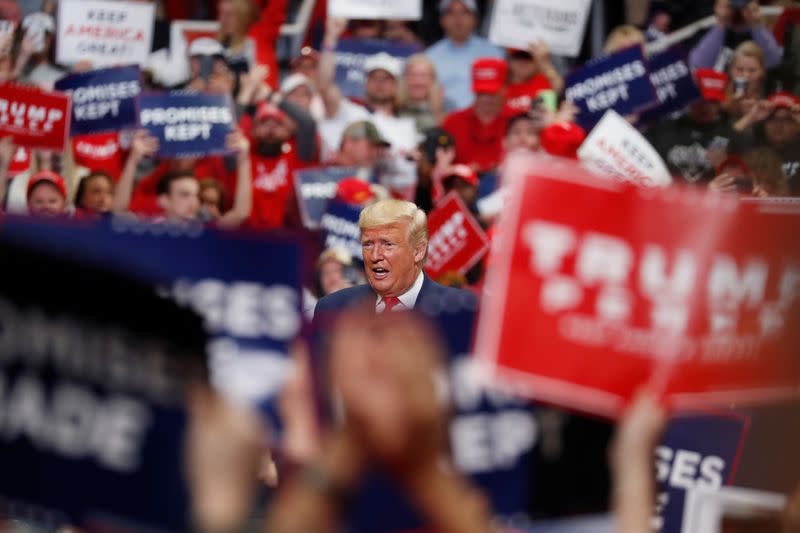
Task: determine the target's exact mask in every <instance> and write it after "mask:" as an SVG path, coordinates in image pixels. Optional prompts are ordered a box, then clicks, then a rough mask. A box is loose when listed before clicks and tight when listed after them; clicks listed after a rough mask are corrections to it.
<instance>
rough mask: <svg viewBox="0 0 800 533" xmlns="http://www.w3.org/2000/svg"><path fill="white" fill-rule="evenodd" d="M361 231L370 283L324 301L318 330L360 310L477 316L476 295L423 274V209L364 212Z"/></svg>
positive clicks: (389, 204)
mask: <svg viewBox="0 0 800 533" xmlns="http://www.w3.org/2000/svg"><path fill="white" fill-rule="evenodd" d="M358 225H359V228H360V229H361V246H362V251H363V255H364V272H365V273H366V276H367V282H368V283H367V284H365V285H358V286H356V287H351V288H348V289H343V290H341V291H338V292H335V293H333V294H329V295H328V296H325V297H324V298H322V299H321V300H320V301H319V302H318V303H317V307H316V309H315V311H314V322H315V323H316V324H319V321H320V319H321V317H322V316H324V315H329V314H331V313H335V312H338V311H342V310H344V309H348V308H352V307H356V306H358V305H364V306H370V305H371V306H372V307H373V308H374V310H375V312H376V313H385V312H395V311H408V310H411V309H417V310H422V311H423V312H425V311H431V313H432V314H435V313H437V312H440V311H441V310H443V308H445V307H454V308H461V309H464V308H468V309H472V310H475V308H476V298H475V296H474V295H473V294H472V293H470V292H467V291H463V290H459V289H454V288H450V287H445V286H444V285H440V284H438V283H436V282H434V281H433V280H432V279H430V278H429V277H427V276H426V275H425V273H424V272H423V270H422V265H423V264H424V262H425V258H426V257H427V255H428V221H427V217H426V216H425V212H424V211H422V209H420V208H418V207H417V206H416V205H414V204H413V203H411V202H406V201H402V200H394V199H387V200H381V201H379V202H377V203H374V204H372V205H370V206H368V207H366V208H364V210H363V211H362V212H361V216H360V218H359V221H358ZM465 335H469V333H468V332H465Z"/></svg>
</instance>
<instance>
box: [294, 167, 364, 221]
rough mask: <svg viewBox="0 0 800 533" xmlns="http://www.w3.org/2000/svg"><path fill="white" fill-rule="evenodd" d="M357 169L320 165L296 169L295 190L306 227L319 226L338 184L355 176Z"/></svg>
mask: <svg viewBox="0 0 800 533" xmlns="http://www.w3.org/2000/svg"><path fill="white" fill-rule="evenodd" d="M356 171H357V169H356V168H354V167H320V168H306V169H303V170H297V171H295V173H294V190H295V193H296V194H297V203H298V204H299V205H300V213H301V215H302V217H303V224H304V225H305V227H307V228H311V229H316V228H318V227H319V221H320V219H322V215H323V213H325V207H326V206H327V205H328V201H329V200H332V199H333V197H334V196H336V186H337V185H338V184H339V182H340V181H342V180H343V179H345V178H348V177H350V176H354V175H355V173H356Z"/></svg>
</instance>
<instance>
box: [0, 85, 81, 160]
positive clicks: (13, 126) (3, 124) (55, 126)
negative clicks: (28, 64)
mask: <svg viewBox="0 0 800 533" xmlns="http://www.w3.org/2000/svg"><path fill="white" fill-rule="evenodd" d="M69 104H70V100H69V96H67V95H66V94H64V93H60V92H46V91H42V90H39V89H36V88H33V87H27V86H21V85H15V84H13V83H4V84H2V85H0V137H6V136H8V135H11V136H12V137H13V138H14V144H17V145H19V146H26V147H28V148H43V149H46V150H63V149H64V146H65V145H66V142H67V133H68V132H69V120H70V107H69Z"/></svg>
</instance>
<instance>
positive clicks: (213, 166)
mask: <svg viewBox="0 0 800 533" xmlns="http://www.w3.org/2000/svg"><path fill="white" fill-rule="evenodd" d="M169 171H170V163H169V161H164V162H162V163H161V164H160V165H158V166H157V167H156V169H155V170H154V171H153V172H151V173H150V174H148V175H147V176H145V177H144V178H142V179H141V180H140V181H139V183H138V184H137V185H136V188H135V189H134V190H133V196H132V197H131V203H130V206H129V209H130V210H131V211H132V212H134V213H137V214H139V215H144V216H151V215H158V214H160V213H161V207H160V206H159V205H158V193H157V192H156V191H157V189H158V182H159V181H160V180H161V178H163V177H164V176H165V175H166V174H167V173H169ZM194 175H195V177H197V179H204V178H214V179H216V180H217V181H219V182H220V184H221V185H222V189H223V190H224V191H225V208H226V209H228V208H230V206H231V204H232V203H233V196H234V194H236V190H235V189H236V172H235V170H234V171H233V172H230V171H229V170H228V169H227V168H226V167H225V161H224V159H223V158H222V157H221V156H209V157H206V158H203V159H200V160H199V161H198V162H197V164H196V165H195V168H194Z"/></svg>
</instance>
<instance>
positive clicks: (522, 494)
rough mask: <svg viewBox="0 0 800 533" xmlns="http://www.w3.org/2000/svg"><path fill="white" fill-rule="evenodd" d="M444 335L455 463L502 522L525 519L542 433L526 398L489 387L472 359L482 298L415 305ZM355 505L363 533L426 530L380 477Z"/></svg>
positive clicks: (403, 498) (369, 482)
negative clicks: (534, 453)
mask: <svg viewBox="0 0 800 533" xmlns="http://www.w3.org/2000/svg"><path fill="white" fill-rule="evenodd" d="M414 309H415V311H416V310H418V311H420V312H421V313H422V314H423V316H426V317H427V318H429V319H430V320H431V321H432V322H433V323H434V325H435V326H436V330H437V331H439V333H440V335H441V338H442V341H443V345H444V347H445V350H446V352H447V358H448V377H449V391H450V394H451V396H452V397H451V403H452V411H451V412H452V417H451V420H450V427H449V435H450V449H451V452H452V458H453V464H454V466H455V467H456V468H457V470H458V471H459V472H461V473H463V474H464V475H466V476H468V477H469V478H470V479H471V480H472V481H473V482H474V483H475V484H476V485H477V486H478V488H480V489H481V490H482V491H483V492H484V494H485V495H486V497H487V498H488V499H489V503H490V505H491V509H492V511H493V512H494V513H495V520H496V522H497V523H498V524H511V523H514V522H515V521H520V520H522V521H524V517H525V515H526V511H527V509H528V505H529V502H530V497H531V491H532V489H533V487H532V486H531V485H532V484H531V479H532V475H531V468H532V461H533V451H534V449H535V446H536V444H537V442H538V435H539V429H538V424H537V421H536V418H535V412H534V408H533V406H532V405H531V404H530V403H529V402H527V401H526V400H523V399H519V398H516V397H514V396H513V395H510V394H507V393H503V392H499V391H497V390H492V391H490V390H488V389H485V388H484V387H483V386H482V384H481V378H480V376H481V372H482V371H481V369H480V368H478V366H477V363H476V362H475V359H474V358H473V357H471V356H470V352H471V342H472V334H471V332H472V331H473V328H474V325H475V316H476V299H475V298H474V296H471V295H470V294H469V293H467V291H464V292H462V293H461V298H453V299H452V300H448V301H441V300H436V299H431V298H428V297H426V296H421V300H420V301H418V302H417V304H416V305H415V307H414ZM353 502H357V504H355V505H353V506H351V508H352V513H351V516H350V517H349V518H350V521H351V523H352V525H353V528H354V530H355V531H365V532H366V531H369V532H371V533H389V532H397V531H414V530H424V528H422V522H421V520H420V518H419V517H418V515H417V514H416V513H415V512H414V511H413V509H414V507H413V506H412V505H411V504H410V503H409V501H408V499H407V498H406V496H405V495H404V494H403V493H402V492H401V491H399V490H397V488H396V487H394V486H393V485H392V484H391V483H390V482H389V481H388V480H386V479H385V478H384V477H382V476H379V475H377V474H375V475H372V476H370V477H369V479H368V480H367V481H366V482H365V483H364V484H363V486H362V487H361V490H360V491H359V492H358V494H357V495H356V497H354V498H353Z"/></svg>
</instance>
